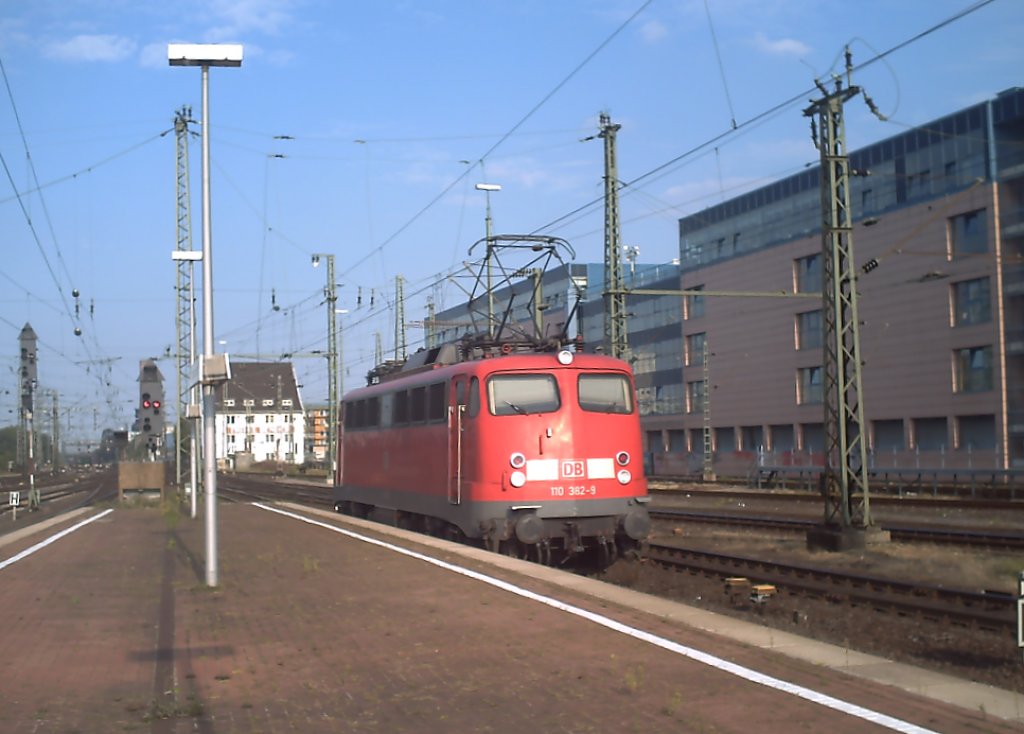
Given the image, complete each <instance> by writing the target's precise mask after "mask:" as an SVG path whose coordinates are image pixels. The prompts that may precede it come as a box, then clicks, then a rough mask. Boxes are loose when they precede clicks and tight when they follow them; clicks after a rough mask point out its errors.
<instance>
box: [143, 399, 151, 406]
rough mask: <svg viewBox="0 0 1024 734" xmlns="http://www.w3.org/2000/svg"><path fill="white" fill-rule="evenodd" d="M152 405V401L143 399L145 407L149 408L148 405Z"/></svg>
mask: <svg viewBox="0 0 1024 734" xmlns="http://www.w3.org/2000/svg"><path fill="white" fill-rule="evenodd" d="M150 405H152V403H150V402H149V401H148V400H143V401H142V407H143V408H148V407H150Z"/></svg>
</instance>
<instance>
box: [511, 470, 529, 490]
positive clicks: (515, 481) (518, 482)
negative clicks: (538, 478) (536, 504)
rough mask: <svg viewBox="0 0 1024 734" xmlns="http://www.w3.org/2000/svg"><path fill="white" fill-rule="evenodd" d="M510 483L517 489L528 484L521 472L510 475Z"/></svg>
mask: <svg viewBox="0 0 1024 734" xmlns="http://www.w3.org/2000/svg"><path fill="white" fill-rule="evenodd" d="M508 483H509V484H511V485H512V486H513V487H515V488H516V489H519V488H520V487H522V486H523V485H524V484H526V475H525V474H523V473H522V472H521V471H514V472H512V473H511V474H510V475H509V477H508Z"/></svg>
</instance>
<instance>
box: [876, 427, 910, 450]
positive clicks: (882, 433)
mask: <svg viewBox="0 0 1024 734" xmlns="http://www.w3.org/2000/svg"><path fill="white" fill-rule="evenodd" d="M872 426H873V427H874V439H875V441H874V449H875V451H876V452H877V453H883V452H886V451H888V452H893V451H902V450H903V448H904V440H903V421H902V420H900V419H893V420H879V421H875V422H874V423H873V424H872Z"/></svg>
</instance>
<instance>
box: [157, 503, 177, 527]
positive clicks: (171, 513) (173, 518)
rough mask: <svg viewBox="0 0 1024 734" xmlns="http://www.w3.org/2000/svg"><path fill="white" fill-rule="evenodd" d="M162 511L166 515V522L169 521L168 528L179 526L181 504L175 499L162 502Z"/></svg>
mask: <svg viewBox="0 0 1024 734" xmlns="http://www.w3.org/2000/svg"><path fill="white" fill-rule="evenodd" d="M160 513H161V514H162V515H163V516H164V522H166V523H167V529H168V530H174V529H175V528H177V527H178V521H179V520H181V506H180V505H179V504H178V502H177V501H176V500H174V499H171V500H168V501H166V502H162V503H161V504H160Z"/></svg>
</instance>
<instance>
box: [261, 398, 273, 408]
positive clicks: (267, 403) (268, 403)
mask: <svg viewBox="0 0 1024 734" xmlns="http://www.w3.org/2000/svg"><path fill="white" fill-rule="evenodd" d="M273 406H274V401H273V399H269V398H264V399H263V407H264V408H272V407H273Z"/></svg>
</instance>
